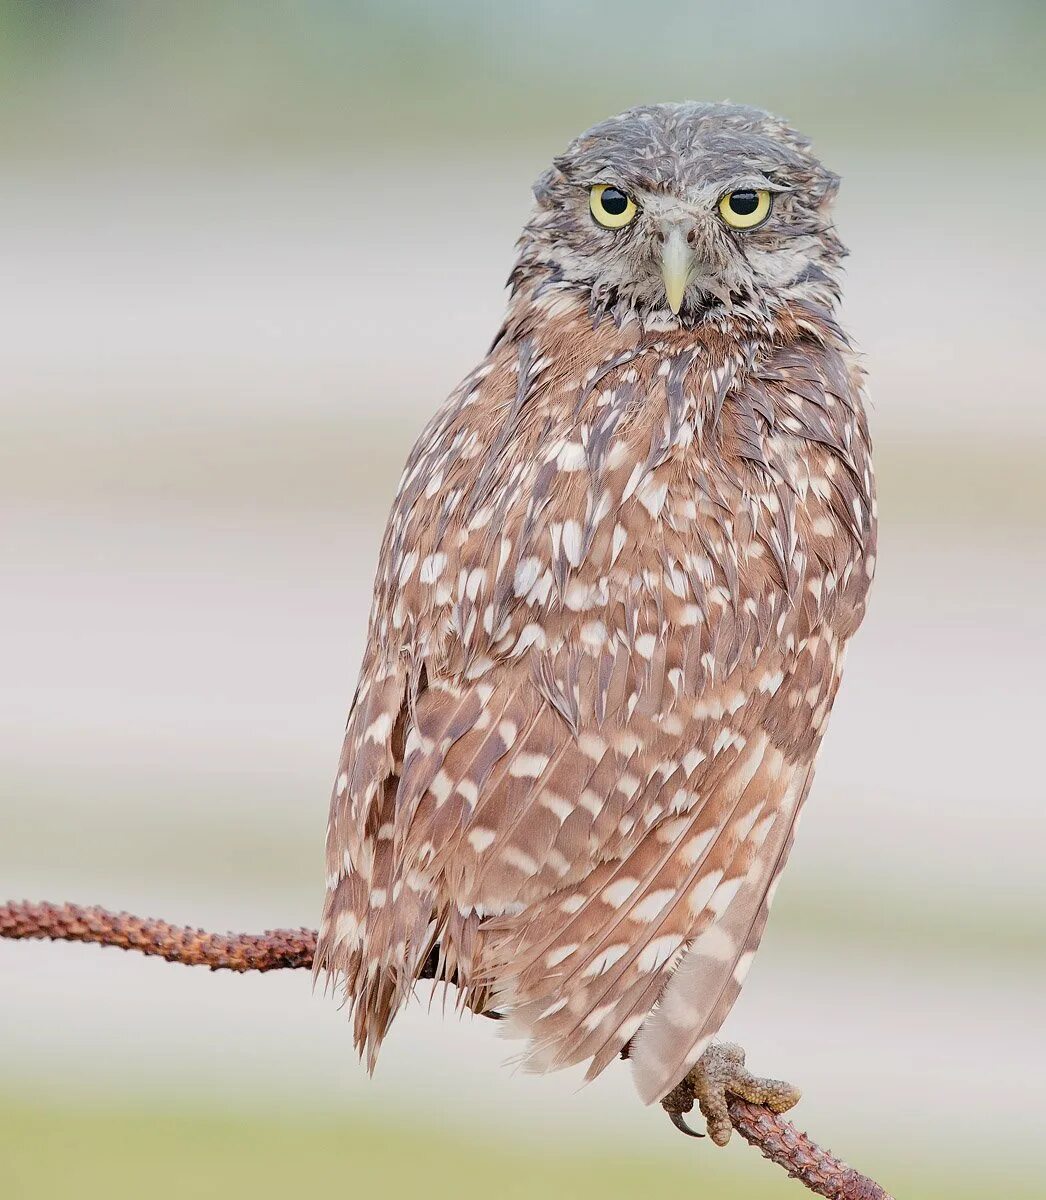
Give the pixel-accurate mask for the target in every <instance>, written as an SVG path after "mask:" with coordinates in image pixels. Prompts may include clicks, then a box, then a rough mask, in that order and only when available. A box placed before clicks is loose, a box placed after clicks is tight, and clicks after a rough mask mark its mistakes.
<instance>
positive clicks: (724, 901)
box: [708, 875, 744, 919]
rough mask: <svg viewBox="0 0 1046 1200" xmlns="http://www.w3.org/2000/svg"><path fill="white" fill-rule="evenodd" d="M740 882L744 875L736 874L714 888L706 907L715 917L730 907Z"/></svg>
mask: <svg viewBox="0 0 1046 1200" xmlns="http://www.w3.org/2000/svg"><path fill="white" fill-rule="evenodd" d="M742 883H744V876H742V875H737V876H735V877H734V878H733V879H728V880H727V881H726V883H724V884H722V885H720V886H719V887H718V888H716V891H715V895H714V896H713V897H712V898H711V900H710V901H709V904H708V907H709V908H710V909H711V910H712V912H713V913H715V915H716V918H717V919H718V918H719V917H721V916H722V915H723V913H725V912H726V910H727V909H728V908H729V907H730V905H731V903H732V901H733V899H734V897H735V896H736V895H737V893H738V892H739V891H740V889H741V884H742Z"/></svg>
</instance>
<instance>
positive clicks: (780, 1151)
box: [0, 901, 891, 1200]
mask: <svg viewBox="0 0 1046 1200" xmlns="http://www.w3.org/2000/svg"><path fill="white" fill-rule="evenodd" d="M0 938H13V939H16V940H18V939H37V940H39V939H49V940H51V941H64V942H96V943H97V944H98V945H100V946H119V947H120V949H121V950H137V951H138V952H139V953H141V954H149V955H155V956H157V957H159V958H163V959H166V960H167V962H178V963H184V964H185V965H186V966H190V967H209V968H210V969H211V970H212V971H239V972H243V971H279V970H283V969H286V968H306V967H311V966H312V959H313V955H314V953H315V951H316V932H315V930H312V929H270V930H267V931H266V932H265V933H225V934H221V933H208V932H206V931H205V930H202V929H192V928H190V927H188V926H184V925H170V924H168V923H167V922H166V921H154V920H150V919H148V918H145V917H134V916H131V915H130V914H128V913H114V912H110V911H109V910H108V909H105V908H85V907H82V906H81V905H79V904H28V903H22V904H19V903H17V902H15V901H11V902H9V903H7V904H0ZM435 967H436V959H435V955H433V956H430V958H429V960H428V962H426V964H425V966H424V968H423V969H422V973H421V978H422V979H431V978H432V977H433V975H434V973H435ZM730 1119H731V1121H733V1123H734V1128H735V1129H736V1130H737V1132H738V1133H739V1134H740V1135H741V1136H742V1137H743V1138H744V1139H745V1141H747V1142H749V1143H750V1144H751V1145H753V1146H755V1147H756V1148H757V1149H758V1150H760V1151H761V1152H762V1153H763V1155H764V1156H765V1157H766V1158H768V1159H769V1160H770V1161H771V1162H772V1163H776V1164H777V1165H778V1166H779V1167H782V1168H783V1169H784V1170H786V1171H787V1172H788V1174H789V1175H791V1176H792V1177H793V1178H794V1179H798V1180H799V1181H800V1183H802V1184H803V1185H804V1186H805V1187H807V1188H809V1190H810V1191H811V1192H815V1193H816V1194H817V1195H818V1196H826V1197H828V1200H891V1197H890V1196H889V1194H888V1193H887V1192H885V1191H884V1190H883V1189H882V1188H881V1187H880V1186H879V1185H878V1184H877V1183H875V1182H874V1180H871V1179H868V1178H867V1177H866V1176H864V1175H861V1174H860V1173H859V1172H858V1171H855V1170H854V1169H853V1168H852V1167H848V1166H847V1165H846V1164H845V1163H843V1162H841V1161H840V1160H839V1159H837V1158H836V1157H835V1156H834V1155H833V1154H831V1153H829V1151H827V1150H822V1149H821V1147H820V1146H818V1145H817V1144H816V1143H815V1142H814V1141H812V1140H811V1139H810V1138H809V1137H808V1136H807V1135H806V1134H805V1133H802V1132H801V1131H800V1130H798V1129H796V1127H795V1126H794V1125H793V1124H792V1123H791V1122H790V1121H786V1120H785V1119H784V1118H783V1117H781V1116H778V1115H777V1114H775V1113H772V1112H771V1111H770V1110H769V1109H768V1108H762V1107H760V1106H759V1105H755V1104H749V1103H747V1102H746V1101H744V1100H739V1099H733V1100H731V1101H730Z"/></svg>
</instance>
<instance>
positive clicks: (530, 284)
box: [510, 101, 845, 327]
mask: <svg viewBox="0 0 1046 1200" xmlns="http://www.w3.org/2000/svg"><path fill="white" fill-rule="evenodd" d="M600 183H602V184H609V185H611V186H613V187H617V188H619V189H621V190H622V191H624V192H626V193H627V194H628V195H629V196H630V197H631V198H632V199H633V200H634V201H635V203H636V205H637V207H638V212H637V215H636V217H635V219H634V220H633V221H632V222H631V223H630V224H629V225H628V226H626V227H625V228H622V229H606V228H604V227H602V226H601V225H599V224H598V223H597V222H596V221H595V220H594V219H593V217H592V215H591V212H590V209H589V194H590V191H591V189H592V187H593V186H594V185H596V184H600ZM838 186H839V179H838V176H836V175H835V174H833V172H831V171H829V170H828V169H827V168H826V167H824V166H823V165H822V163H821V162H820V161H819V160H818V159H817V157H816V156H815V155H814V153H813V151H812V149H811V145H810V142H809V140H808V139H807V138H806V137H804V136H803V135H802V134H801V133H799V132H798V131H797V130H795V129H793V128H792V127H791V126H790V125H788V124H787V123H786V122H785V121H783V120H781V119H780V118H779V117H776V116H773V115H772V114H770V113H767V112H764V111H762V110H761V109H757V108H749V107H746V106H743V105H738V104H726V103H722V104H719V103H703V102H696V101H690V102H686V103H679V104H652V105H643V106H640V107H637V108H631V109H629V110H628V111H627V112H623V113H621V114H620V115H618V116H615V117H610V118H608V119H607V120H605V121H601V122H599V124H597V125H594V126H593V127H592V128H591V129H589V130H587V131H586V132H585V133H582V134H581V135H580V136H579V137H577V138H575V139H574V141H573V142H571V143H570V145H569V146H568V147H567V149H566V150H565V151H564V152H563V153H562V154H560V155H558V156H557V157H556V158H555V159H554V160H553V162H552V165H551V167H550V168H549V169H548V170H547V171H546V172H544V174H543V175H542V176H541V177H540V178H539V179H538V181H537V183H536V184H535V186H534V196H535V201H536V203H535V207H534V210H533V212H532V214H531V218H530V220H529V222H528V223H527V225H526V227H525V229H524V231H523V234H522V237H521V238H520V241H519V244H518V257H517V261H516V265H515V267H514V269H513V272H512V275H511V277H510V283H511V285H512V288H513V293H514V294H515V295H520V294H523V295H528V296H531V297H534V296H536V295H539V294H541V293H543V292H545V291H547V289H549V288H550V287H551V288H554V289H555V290H557V291H560V290H564V289H567V290H577V291H578V292H579V293H581V294H582V296H583V298H584V300H585V302H586V303H587V305H588V307H589V310H590V312H591V313H592V316H593V319H594V320H596V321H598V320H600V319H601V318H602V317H604V316H607V315H609V316H610V317H612V318H613V319H614V320H616V321H617V322H619V323H621V322H623V321H626V320H629V319H632V318H639V319H640V320H642V321H644V322H645V323H647V324H653V325H655V326H658V325H661V326H666V327H671V326H672V325H673V324H682V325H693V324H695V323H697V322H699V321H716V320H720V319H722V318H723V317H724V316H725V315H726V314H729V315H730V316H731V317H732V318H733V319H735V320H736V319H738V318H740V319H744V317H746V316H750V317H751V318H752V320H753V321H755V322H757V323H762V324H765V322H766V321H767V320H769V319H772V317H773V315H774V313H775V312H776V311H779V310H780V308H781V307H783V306H784V305H787V304H788V303H789V302H797V301H798V302H802V303H805V304H808V305H814V306H816V307H818V308H820V309H822V310H827V311H831V309H832V308H833V307H834V305H835V303H836V302H837V300H838V267H839V263H840V260H841V259H842V257H843V255H844V254H845V250H844V248H843V246H842V244H841V243H840V241H839V239H838V237H837V236H836V234H835V230H834V227H833V225H832V220H831V205H832V201H833V199H834V197H835V194H836V191H837V190H838ZM739 189H755V190H759V189H765V190H766V191H768V192H770V193H771V196H772V208H771V212H770V216H769V218H768V219H767V220H766V221H765V223H764V224H762V225H760V226H758V227H757V228H754V229H749V230H736V229H731V228H729V227H728V226H727V225H726V224H725V223H724V222H723V220H722V219H721V218H720V215H719V201H720V199H721V198H722V197H723V196H724V195H725V194H727V193H728V192H731V191H734V190H739ZM671 224H677V225H679V226H680V227H684V228H685V229H686V231H687V237H688V242H689V244H690V245H691V246H692V247H693V249H694V253H695V258H696V261H697V263H698V269H697V270H696V271H695V273H694V275H693V277H692V279H691V282H690V283H689V285H688V287H687V290H686V293H685V297H684V301H683V305H682V307H681V309H680V311H679V314H678V315H675V314H673V313H672V311H671V310H670V308H669V306H668V303H667V300H666V296H665V291H664V285H663V281H662V278H661V274H660V269H659V255H660V251H661V246H662V243H663V239H664V236H665V232H664V231H665V228H666V226H668V225H671Z"/></svg>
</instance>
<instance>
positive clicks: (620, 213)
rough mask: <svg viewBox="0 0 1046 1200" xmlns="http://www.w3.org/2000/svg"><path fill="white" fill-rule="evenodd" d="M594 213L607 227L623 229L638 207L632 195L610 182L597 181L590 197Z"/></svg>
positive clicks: (590, 206)
mask: <svg viewBox="0 0 1046 1200" xmlns="http://www.w3.org/2000/svg"><path fill="white" fill-rule="evenodd" d="M588 207H589V208H590V209H591V210H592V215H593V216H594V217H595V218H596V220H597V221H598V222H599V223H600V225H602V226H603V227H604V228H606V229H623V228H624V227H625V226H626V225H627V224H628V223H629V221H631V220H632V218H633V217H634V216H635V215H636V213H637V212H638V209H637V208H636V202H635V201H634V200H633V199H632V197H631V196H626V195H625V193H624V192H623V191H622V190H621V189H620V188H616V187H612V186H611V185H610V184H609V183H597V184H596V186H595V187H594V188H593V189H592V191H591V193H590V194H589V197H588Z"/></svg>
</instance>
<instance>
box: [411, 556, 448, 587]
mask: <svg viewBox="0 0 1046 1200" xmlns="http://www.w3.org/2000/svg"><path fill="white" fill-rule="evenodd" d="M446 565H447V556H446V555H445V554H442V553H437V554H427V555H426V556H425V558H424V560H423V561H422V564H421V571H420V572H419V573H418V579H419V580H420V582H421V583H435V582H436V580H437V579H439V577H440V576H441V575H442V574H443V568H444V567H445V566H446Z"/></svg>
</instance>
